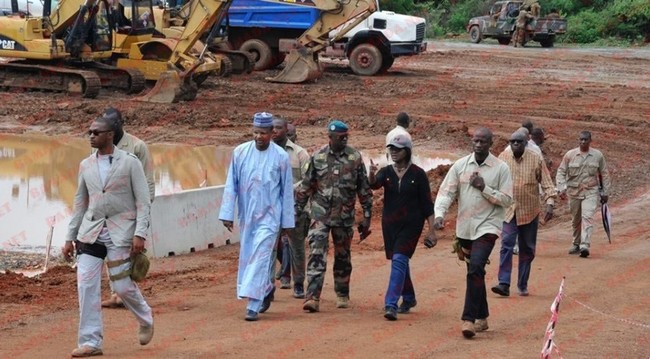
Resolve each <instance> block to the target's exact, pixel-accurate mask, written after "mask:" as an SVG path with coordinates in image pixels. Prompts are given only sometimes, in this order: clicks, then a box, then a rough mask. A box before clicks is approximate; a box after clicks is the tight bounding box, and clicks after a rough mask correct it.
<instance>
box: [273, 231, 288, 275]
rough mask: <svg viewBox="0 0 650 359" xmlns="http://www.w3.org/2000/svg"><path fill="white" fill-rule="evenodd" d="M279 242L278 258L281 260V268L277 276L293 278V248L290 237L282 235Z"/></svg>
mask: <svg viewBox="0 0 650 359" xmlns="http://www.w3.org/2000/svg"><path fill="white" fill-rule="evenodd" d="M279 242H280V243H278V254H277V258H278V261H280V270H279V271H278V273H277V274H276V275H275V276H276V278H280V279H282V278H285V279H287V280H291V250H290V248H289V239H288V238H287V237H281V238H280V239H279Z"/></svg>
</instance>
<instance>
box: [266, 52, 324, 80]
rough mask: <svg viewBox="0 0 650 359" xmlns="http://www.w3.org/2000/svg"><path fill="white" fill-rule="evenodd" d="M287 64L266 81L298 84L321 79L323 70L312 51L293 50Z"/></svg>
mask: <svg viewBox="0 0 650 359" xmlns="http://www.w3.org/2000/svg"><path fill="white" fill-rule="evenodd" d="M286 63H287V64H286V66H285V67H284V69H283V70H282V71H281V72H280V73H279V74H278V75H277V76H275V77H267V78H266V81H270V82H282V83H288V84H297V83H301V82H305V81H312V80H317V79H319V78H320V77H321V76H322V74H323V72H322V71H321V69H320V65H319V64H318V63H317V62H316V61H315V60H314V54H313V53H311V52H310V51H302V50H291V52H290V53H289V56H287V58H286Z"/></svg>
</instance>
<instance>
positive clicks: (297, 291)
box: [293, 284, 305, 299]
mask: <svg viewBox="0 0 650 359" xmlns="http://www.w3.org/2000/svg"><path fill="white" fill-rule="evenodd" d="M293 297H294V298H298V299H303V298H305V289H304V288H303V286H302V284H294V285H293Z"/></svg>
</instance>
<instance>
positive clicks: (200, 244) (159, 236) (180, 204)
mask: <svg viewBox="0 0 650 359" xmlns="http://www.w3.org/2000/svg"><path fill="white" fill-rule="evenodd" d="M224 187H225V186H215V187H207V188H199V189H193V190H187V191H181V192H177V193H172V194H168V195H160V196H156V200H155V201H154V202H153V205H152V206H151V224H152V228H153V233H152V234H153V240H150V241H147V251H148V253H149V254H150V255H151V256H153V257H167V256H172V255H177V254H183V253H190V252H194V251H200V250H205V249H208V248H212V247H219V246H223V245H225V244H228V243H236V242H239V228H238V227H236V226H235V228H234V229H233V232H232V233H230V232H228V230H227V229H226V227H224V226H223V224H222V223H221V221H220V220H219V209H220V208H221V199H222V197H223V191H224ZM235 222H236V221H235Z"/></svg>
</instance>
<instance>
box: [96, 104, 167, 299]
mask: <svg viewBox="0 0 650 359" xmlns="http://www.w3.org/2000/svg"><path fill="white" fill-rule="evenodd" d="M102 117H104V118H105V119H106V120H107V121H110V122H111V123H112V126H113V127H114V128H115V136H114V137H113V144H114V145H115V147H117V148H119V149H120V150H122V151H126V152H128V153H132V154H134V155H135V156H136V157H137V158H138V159H139V160H140V163H141V164H142V168H143V169H144V174H145V176H146V177H147V186H148V187H149V198H150V199H151V203H153V200H154V197H155V196H156V184H155V182H154V179H153V163H152V161H151V156H150V154H149V148H147V145H146V144H145V143H144V141H142V140H141V139H139V138H137V137H135V136H133V135H132V134H130V133H128V132H126V131H124V119H123V117H122V113H121V112H120V111H119V110H118V109H116V108H114V107H109V108H107V109H106V110H104V114H103V115H102ZM109 283H111V282H109ZM102 307H105V308H120V307H121V308H123V307H124V302H122V299H120V297H119V296H118V295H117V294H115V291H114V290H113V285H112V284H111V297H110V298H109V299H107V300H105V301H102Z"/></svg>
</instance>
